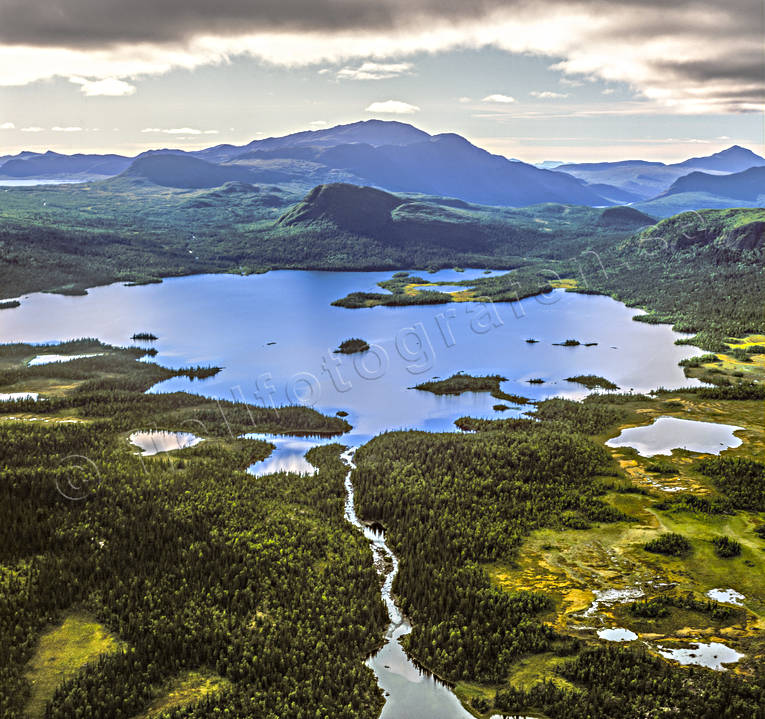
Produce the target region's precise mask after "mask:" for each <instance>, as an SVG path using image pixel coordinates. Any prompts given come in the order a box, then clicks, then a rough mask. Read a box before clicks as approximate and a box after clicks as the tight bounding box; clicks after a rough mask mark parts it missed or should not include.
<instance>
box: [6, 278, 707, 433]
mask: <svg viewBox="0 0 765 719" xmlns="http://www.w3.org/2000/svg"><path fill="white" fill-rule="evenodd" d="M482 274H483V271H482V270H473V271H471V272H467V271H466V272H464V273H457V272H455V271H453V270H445V271H442V272H437V273H433V274H428V275H427V277H428V279H429V280H433V281H453V280H454V279H457V278H459V279H470V278H471V277H476V276H481V275H482ZM390 276H391V274H390V273H388V272H346V273H338V272H291V271H277V272H269V273H267V274H265V275H252V276H249V277H240V276H235V275H201V276H196V277H184V278H174V279H169V280H165V281H164V282H163V283H162V284H157V285H144V286H140V287H125V286H123V285H121V284H114V285H109V286H105V287H97V288H94V289H91V290H90V291H89V293H88V295H86V296H81V297H66V296H61V295H50V294H42V293H40V294H33V295H30V296H28V297H22V298H21V301H22V304H21V307H18V308H16V309H10V310H4V311H3V312H2V315H0V341H3V342H11V341H25V342H51V341H57V340H67V339H74V338H79V337H98V338H99V339H101V340H103V341H105V342H108V343H111V344H117V345H127V344H133V343H132V341H131V339H130V337H131V335H133V334H134V333H135V332H141V331H147V332H153V333H154V334H155V335H157V336H158V337H159V339H158V341H156V342H153V343H151V344H150V346H152V347H155V348H156V349H157V350H158V351H159V354H158V355H157V357H156V358H155V361H157V362H159V363H160V364H164V365H166V366H169V367H181V366H184V365H190V364H191V365H218V366H222V367H223V368H224V369H223V371H222V372H220V373H219V374H218V375H217V376H215V377H213V378H211V379H208V380H204V381H191V380H189V379H187V378H173V379H171V380H168V381H167V382H163V383H161V384H159V385H157V386H156V387H155V388H153V390H152V391H155V392H169V391H175V390H185V391H188V392H194V393H198V394H204V395H207V396H212V397H220V398H227V399H236V400H246V401H249V402H254V403H256V404H263V405H274V406H280V405H285V404H295V403H302V404H307V405H310V406H313V407H315V408H316V409H318V410H321V411H324V412H328V413H331V414H334V413H335V412H337V411H339V410H344V411H346V412H348V413H349V416H348V417H347V419H348V421H349V422H350V423H351V424H352V425H353V427H354V429H353V433H352V436H351V437H346V438H344V441H348V442H351V443H353V444H358V443H359V442H362V441H364V440H365V439H366V438H369V437H371V436H373V435H375V434H377V433H379V432H381V431H384V430H387V429H395V428H420V429H425V430H434V431H443V430H448V429H452V428H453V424H452V423H453V421H454V420H455V419H456V418H458V417H460V416H462V415H465V414H470V415H474V416H480V417H497V416H508V415H511V414H512V413H513V412H512V411H511V412H505V413H502V414H500V413H497V412H495V411H494V410H493V409H492V407H493V405H494V404H496V403H497V401H496V400H495V399H494V398H492V397H490V396H489V395H488V393H481V394H473V393H469V394H463V395H461V396H459V397H438V396H435V395H433V394H430V393H428V392H421V391H418V390H413V389H409V388H411V387H412V386H413V385H415V384H418V383H420V382H424V381H426V380H429V379H432V378H434V377H442V378H443V377H448V376H449V375H451V374H453V373H454V372H457V371H465V372H469V373H472V374H484V373H491V374H501V375H502V376H504V377H507V379H508V381H507V382H504V383H503V384H502V389H504V390H505V391H506V392H509V393H512V394H520V395H523V396H526V397H529V398H531V399H540V398H544V397H549V396H554V395H559V396H565V397H573V398H577V397H582V396H584V395H586V394H587V393H588V390H586V389H585V388H583V387H581V386H578V385H575V384H572V383H569V382H566V381H565V378H566V377H570V376H573V375H578V374H597V375H601V376H603V377H606V378H607V379H609V380H611V381H613V382H615V383H616V384H617V385H619V387H620V388H621V389H622V391H629V390H631V389H634V390H635V391H647V390H650V389H652V388H655V387H659V386H665V387H679V386H692V385H697V384H698V382H697V381H696V380H689V379H687V378H686V377H685V376H684V374H683V371H682V368H681V367H678V365H677V363H678V362H679V361H680V360H681V359H683V358H686V357H690V356H692V355H694V354H699V352H700V351H699V350H698V349H697V348H694V347H689V346H678V345H675V344H674V341H675V339H677V338H678V337H679V335H678V334H677V333H675V332H673V331H672V330H671V328H670V327H669V326H666V325H649V324H645V323H642V322H633V321H632V319H631V318H632V317H633V316H634V315H635V314H636V312H637V311H636V310H633V309H629V308H627V307H626V306H624V305H623V304H621V303H619V302H616V301H614V300H612V299H610V298H607V297H602V296H594V295H580V294H575V293H568V292H564V291H562V290H556V291H554V292H552V293H551V294H549V295H544V296H541V297H538V298H528V299H526V300H523V301H522V302H516V303H497V304H495V305H492V306H485V305H480V304H476V303H454V304H449V305H430V306H420V307H374V308H371V309H358V310H348V309H344V308H341V307H332V306H331V304H330V303H331V302H332V301H333V300H335V299H337V298H339V297H342V296H344V295H345V294H347V293H348V292H351V291H354V290H375V289H378V288H377V286H376V283H377V282H378V281H380V280H382V279H388V278H389V277H390ZM349 337H361V338H363V339H365V340H367V341H368V342H369V343H370V344H371V345H372V349H371V351H370V352H366V353H363V354H356V355H337V354H334V353H333V352H332V350H334V349H335V348H336V347H337V346H338V344H340V342H342V341H343V340H344V339H347V338H349ZM529 337H534V338H535V339H537V340H539V342H538V343H536V344H528V343H526V341H525V340H526V339H527V338H529ZM568 338H574V339H578V340H580V341H582V342H597V343H598V344H597V345H596V346H593V347H583V346H580V347H559V346H553V343H555V342H563V341H564V340H566V339H568ZM139 344H140V343H139ZM535 377H540V378H543V379H544V380H545V383H544V384H538V385H530V384H528V380H529V379H531V378H535ZM520 411H521V410H517V412H520Z"/></svg>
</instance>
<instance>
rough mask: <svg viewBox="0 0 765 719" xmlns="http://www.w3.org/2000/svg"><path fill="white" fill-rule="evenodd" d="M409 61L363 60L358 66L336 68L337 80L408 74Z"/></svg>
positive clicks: (369, 78)
mask: <svg viewBox="0 0 765 719" xmlns="http://www.w3.org/2000/svg"><path fill="white" fill-rule="evenodd" d="M411 72H412V63H411V62H388V63H384V62H365V63H362V64H361V65H360V66H359V67H356V68H353V67H344V68H342V69H340V70H338V73H337V77H338V79H339V80H386V79H388V78H390V77H400V76H401V75H410V74H411Z"/></svg>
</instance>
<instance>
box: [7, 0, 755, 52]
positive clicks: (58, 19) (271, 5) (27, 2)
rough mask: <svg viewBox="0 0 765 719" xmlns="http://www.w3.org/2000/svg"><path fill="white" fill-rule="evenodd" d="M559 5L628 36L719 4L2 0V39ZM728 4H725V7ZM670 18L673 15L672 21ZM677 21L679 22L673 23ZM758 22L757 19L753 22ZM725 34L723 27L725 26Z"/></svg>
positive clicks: (313, 26)
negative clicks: (615, 22)
mask: <svg viewBox="0 0 765 719" xmlns="http://www.w3.org/2000/svg"><path fill="white" fill-rule="evenodd" d="M728 6H729V7H730V12H731V15H732V17H738V18H740V20H741V22H740V26H741V27H740V30H741V31H745V30H746V29H747V28H751V27H752V21H753V20H757V18H758V17H759V16H760V15H761V9H760V4H759V1H758V0H735V2H732V3H728ZM561 7H564V8H566V9H569V8H571V9H574V8H578V9H585V10H590V11H591V12H592V16H593V18H595V19H597V18H598V17H599V16H600V15H602V14H603V13H608V14H613V13H618V12H620V11H630V10H632V11H634V10H640V11H641V14H640V16H639V19H638V20H637V22H636V20H635V17H634V14H633V15H632V17H630V19H629V22H627V23H625V27H624V28H623V31H624V35H625V36H626V37H629V36H630V35H633V36H635V37H639V36H641V35H643V34H645V33H647V32H649V33H650V32H658V33H662V34H666V33H673V32H677V33H683V32H685V31H687V30H688V28H687V20H680V19H679V18H677V17H676V12H675V11H677V10H680V9H686V10H695V11H697V12H698V13H699V14H700V15H703V14H704V13H705V12H707V11H710V10H712V11H717V10H719V9H720V7H721V6H720V4H719V3H718V2H714V3H713V2H710V0H697V1H696V2H680V3H674V4H671V5H670V8H669V11H670V12H669V13H668V12H667V3H666V2H664V1H662V0H608V1H605V0H573V2H571V1H569V2H565V3H557V2H549V1H544V0H217V1H214V0H48V1H45V0H0V43H4V44H29V45H43V46H66V47H98V46H106V45H111V44H114V43H121V42H131V43H135V42H148V43H165V42H176V41H183V40H186V39H188V38H190V37H193V36H195V35H202V34H204V35H229V34H241V33H248V32H258V31H264V30H265V31H268V30H270V31H273V30H287V31H302V32H306V31H310V32H337V31H344V30H368V31H373V32H385V31H388V30H391V29H394V28H397V29H406V26H407V24H408V23H411V22H420V21H427V20H428V19H430V20H442V21H443V20H446V21H453V22H459V21H464V20H471V19H480V18H481V17H484V16H487V15H488V14H490V13H491V12H493V11H497V10H511V11H512V10H524V9H525V10H533V11H534V13H535V14H537V15H538V16H540V17H544V16H545V13H550V14H554V13H555V12H557V11H558V10H559V9H560V8H561ZM723 7H724V6H723ZM672 17H675V18H676V19H675V20H673V19H672ZM673 24H674V25H675V26H674V27H673ZM755 24H756V23H755ZM720 31H722V30H720Z"/></svg>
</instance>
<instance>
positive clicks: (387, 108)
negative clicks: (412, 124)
mask: <svg viewBox="0 0 765 719" xmlns="http://www.w3.org/2000/svg"><path fill="white" fill-rule="evenodd" d="M419 111H420V108H419V107H417V105H410V104H409V103H408V102H401V100H384V101H382V102H373V103H372V104H371V105H368V106H367V107H366V112H372V113H378V112H379V113H381V114H386V115H411V114H413V113H415V112H419Z"/></svg>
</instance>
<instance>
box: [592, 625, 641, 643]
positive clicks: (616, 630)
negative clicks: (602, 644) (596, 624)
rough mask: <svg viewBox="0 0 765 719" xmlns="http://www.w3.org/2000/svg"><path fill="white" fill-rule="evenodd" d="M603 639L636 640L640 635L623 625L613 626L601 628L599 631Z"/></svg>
mask: <svg viewBox="0 0 765 719" xmlns="http://www.w3.org/2000/svg"><path fill="white" fill-rule="evenodd" d="M598 636H599V637H600V638H601V639H605V640H606V641H608V642H634V641H635V640H636V639H637V638H638V635H637V634H635V632H631V631H630V630H629V629H624V628H623V627H613V628H612V629H601V630H600V631H599V632H598Z"/></svg>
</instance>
